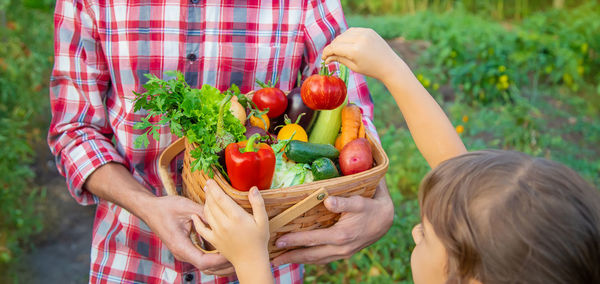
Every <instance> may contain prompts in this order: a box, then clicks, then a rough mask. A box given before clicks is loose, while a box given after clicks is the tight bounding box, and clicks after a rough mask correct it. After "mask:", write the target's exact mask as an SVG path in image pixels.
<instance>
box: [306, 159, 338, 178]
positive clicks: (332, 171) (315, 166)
mask: <svg viewBox="0 0 600 284" xmlns="http://www.w3.org/2000/svg"><path fill="white" fill-rule="evenodd" d="M311 171H312V173H313V176H314V177H315V180H322V179H329V178H334V177H339V176H340V172H338V170H337V168H336V167H335V164H334V163H333V161H332V160H331V159H329V158H318V159H316V160H315V161H314V162H313V163H312V166H311Z"/></svg>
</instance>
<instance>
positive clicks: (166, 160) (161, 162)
mask: <svg viewBox="0 0 600 284" xmlns="http://www.w3.org/2000/svg"><path fill="white" fill-rule="evenodd" d="M183 150H185V138H179V139H177V141H175V142H174V143H173V144H171V145H170V146H169V147H167V149H165V150H164V151H163V152H162V154H160V157H159V158H158V176H159V177H160V180H161V181H162V184H163V186H164V187H165V191H166V192H167V195H177V190H176V189H175V183H174V182H173V179H171V176H170V175H169V168H170V165H171V161H173V159H175V157H177V155H179V153H181V152H182V151H183Z"/></svg>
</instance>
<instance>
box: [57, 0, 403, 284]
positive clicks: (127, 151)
mask: <svg viewBox="0 0 600 284" xmlns="http://www.w3.org/2000/svg"><path fill="white" fill-rule="evenodd" d="M54 22H55V65H54V69H53V72H52V77H51V87H50V99H51V105H52V122H51V125H50V130H49V134H48V142H49V145H50V148H51V149H52V151H53V153H54V155H55V156H56V162H57V165H58V169H59V171H60V172H61V173H62V174H63V175H65V177H66V179H67V183H68V188H69V191H70V192H71V194H72V195H73V197H74V198H75V199H76V200H77V202H79V203H80V204H83V205H89V204H97V210H96V217H95V222H94V227H93V242H92V254H91V271H90V282H92V283H109V282H119V283H159V282H161V283H162V282H165V283H174V282H184V283H190V282H195V283H226V282H229V281H235V277H234V276H229V277H221V276H215V275H231V274H232V273H233V269H232V267H231V265H230V264H229V263H228V262H227V260H226V259H225V258H223V257H222V256H221V255H218V254H203V253H202V252H201V251H199V250H197V249H196V248H195V247H194V246H193V245H192V243H191V241H190V240H189V238H188V233H189V231H190V226H191V220H190V215H192V214H197V213H202V211H203V210H202V206H201V205H199V204H196V203H193V202H192V201H190V200H187V199H185V198H182V197H176V196H165V192H164V190H163V188H162V184H161V182H160V180H159V177H158V172H157V168H158V167H157V159H158V156H159V154H160V153H161V151H162V150H164V149H165V148H166V147H167V146H169V145H170V144H171V143H172V142H173V141H174V140H175V139H176V137H175V136H173V135H172V134H170V132H169V129H168V127H167V126H164V127H162V128H161V130H160V139H159V141H158V142H157V141H152V140H151V143H150V145H149V146H148V147H147V148H143V149H140V148H135V147H134V143H133V142H134V141H135V138H136V137H137V136H138V135H142V134H143V132H144V130H138V129H134V127H133V125H134V124H135V123H136V122H138V121H140V118H141V117H144V116H145V112H144V111H139V112H134V111H133V101H132V99H134V94H133V91H136V92H143V91H144V89H143V87H142V85H143V84H144V83H145V80H146V79H145V77H144V76H143V75H144V74H146V73H152V74H155V75H157V76H159V77H162V76H163V73H164V71H167V70H180V71H182V72H183V73H184V74H185V78H186V80H187V82H188V84H189V85H190V86H192V87H196V88H199V87H200V86H201V85H202V84H210V85H213V86H216V87H218V88H219V89H221V90H225V89H227V88H228V87H229V86H230V85H231V84H237V85H238V86H240V89H241V91H242V92H248V91H251V90H253V89H255V87H256V86H255V85H254V79H255V78H258V79H260V80H262V81H269V80H270V81H275V80H277V79H278V87H279V88H281V89H282V90H290V89H291V88H293V87H294V84H295V82H296V78H297V74H298V71H301V72H302V77H303V78H306V77H307V76H309V75H311V74H314V73H315V72H316V71H317V69H318V68H317V67H318V66H319V64H320V54H321V51H322V49H323V48H324V47H325V46H326V45H327V44H328V43H329V42H331V41H332V40H333V38H334V37H335V36H336V35H338V34H340V33H341V32H343V31H344V30H345V29H346V28H347V25H346V22H345V19H344V15H343V12H342V8H341V4H340V3H339V1H338V0H297V1H252V0H249V1H198V0H187V1H174V0H162V1H138V0H135V1H131V0H129V1H126V0H59V1H57V4H56V12H55V18H54ZM348 95H349V97H350V100H351V101H352V102H354V103H355V104H357V105H358V106H360V107H361V109H362V111H363V113H364V115H365V117H366V118H369V119H367V121H366V123H367V125H368V126H369V128H370V129H371V130H372V131H373V130H374V127H373V125H372V123H371V120H370V119H372V115H373V105H372V101H371V98H370V95H369V92H368V89H367V86H366V83H365V81H364V78H363V77H362V76H360V75H357V74H352V75H351V76H350V82H349V88H348ZM326 206H327V207H328V209H329V210H332V211H335V212H344V214H343V216H342V218H341V220H340V221H339V222H338V223H337V224H336V225H335V226H334V227H332V228H329V229H324V230H315V231H311V232H304V233H293V234H288V235H286V236H283V237H281V238H280V239H279V240H278V245H280V246H295V245H301V246H306V248H304V249H299V250H295V251H292V252H289V253H287V254H284V255H282V256H280V257H278V258H277V259H275V260H274V268H273V273H274V276H275V278H276V280H277V282H278V283H300V282H302V266H301V265H298V264H288V263H326V262H330V261H333V260H336V259H340V258H347V257H349V256H351V255H352V254H354V253H355V252H356V251H358V250H360V249H362V248H363V247H365V246H367V245H369V244H371V243H373V242H374V241H376V240H377V239H379V238H380V237H381V236H382V235H383V234H384V233H385V232H386V231H387V230H388V229H389V227H390V226H391V223H392V218H393V205H392V202H391V199H390V197H389V194H388V192H387V189H386V188H385V186H383V185H382V186H380V187H379V188H378V190H377V193H376V196H375V198H374V199H366V198H362V197H352V198H348V199H346V198H329V199H328V200H327V201H326Z"/></svg>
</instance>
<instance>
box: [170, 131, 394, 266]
mask: <svg viewBox="0 0 600 284" xmlns="http://www.w3.org/2000/svg"><path fill="white" fill-rule="evenodd" d="M367 138H368V140H369V142H370V144H371V150H372V153H373V159H374V161H375V166H374V167H373V168H371V169H369V170H367V171H364V172H361V173H357V174H353V175H349V176H341V177H337V178H333V179H327V180H321V181H316V182H311V183H308V184H301V185H295V186H291V187H286V188H278V189H269V190H262V191H261V194H262V197H263V199H264V201H265V207H266V211H267V214H268V215H269V218H270V221H269V229H270V232H271V238H270V240H269V252H270V257H271V259H273V258H275V257H276V256H278V255H280V254H282V253H284V252H286V251H288V250H291V249H293V248H286V249H279V248H277V247H276V246H275V240H277V238H279V237H280V236H282V235H283V234H286V233H290V232H300V231H307V230H313V229H318V228H326V227H329V226H331V225H333V224H334V223H335V222H336V221H337V220H338V219H339V217H340V214H337V213H332V212H330V211H328V210H327V209H326V208H325V206H324V205H323V204H322V202H323V200H325V198H326V197H327V196H329V195H333V196H346V197H347V196H352V195H362V196H364V197H369V198H371V197H373V195H374V193H375V188H376V187H377V185H378V184H379V182H380V180H381V179H382V178H383V177H384V176H385V173H386V171H387V168H388V164H389V160H388V157H387V155H386V154H385V152H384V151H383V148H382V147H381V145H380V144H379V143H377V142H375V140H374V139H373V137H372V136H371V135H367ZM194 148H195V147H194V145H192V144H190V143H189V142H187V139H185V138H181V139H179V140H177V141H176V142H175V143H173V144H172V145H171V146H169V147H168V148H167V149H166V150H165V151H164V152H163V153H162V154H161V156H160V159H159V164H160V167H159V174H160V178H161V180H162V182H163V185H164V186H165V188H166V191H167V194H169V195H177V191H176V190H175V185H174V183H173V180H172V179H171V178H170V175H169V168H170V163H171V161H172V160H173V159H174V158H175V157H176V156H177V155H178V154H179V153H181V152H182V151H183V150H185V155H184V166H183V195H184V196H185V197H187V198H189V199H191V200H193V201H195V202H197V203H201V204H203V203H204V190H203V188H204V185H205V184H206V181H207V180H208V179H209V177H208V176H207V175H206V174H205V173H204V172H202V171H194V172H192V171H191V170H190V162H191V161H192V158H191V155H190V151H191V150H192V149H194ZM213 179H214V180H215V181H216V182H217V183H218V184H219V185H220V186H221V188H223V190H224V191H225V192H226V193H227V194H228V195H229V196H230V197H231V198H232V199H233V200H235V202H237V203H238V204H239V205H240V206H242V207H243V208H244V209H245V210H246V211H248V212H251V206H250V202H249V201H248V192H243V191H238V190H236V189H235V188H233V187H232V186H231V185H230V184H229V182H228V181H227V180H226V179H225V178H224V177H223V175H221V174H220V173H219V171H218V170H216V169H215V175H214V177H213ZM191 238H192V240H193V241H194V244H196V246H197V247H198V248H199V249H201V250H202V251H204V252H207V253H213V252H216V251H214V250H213V251H208V250H207V249H208V248H209V247H206V246H204V245H203V242H202V241H201V240H200V239H199V238H198V237H197V236H196V235H195V234H194V233H192V236H191Z"/></svg>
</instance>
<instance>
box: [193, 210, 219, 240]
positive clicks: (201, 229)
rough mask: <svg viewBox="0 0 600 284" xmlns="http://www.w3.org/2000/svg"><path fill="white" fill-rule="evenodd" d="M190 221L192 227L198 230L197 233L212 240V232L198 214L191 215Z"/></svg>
mask: <svg viewBox="0 0 600 284" xmlns="http://www.w3.org/2000/svg"><path fill="white" fill-rule="evenodd" d="M192 222H193V223H194V228H195V229H196V232H198V234H200V235H201V236H202V237H203V238H204V239H205V240H207V241H209V242H212V241H213V240H214V234H213V232H212V231H211V230H210V229H209V228H208V227H207V226H206V225H204V222H202V220H200V217H198V215H196V214H194V215H192Z"/></svg>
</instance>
